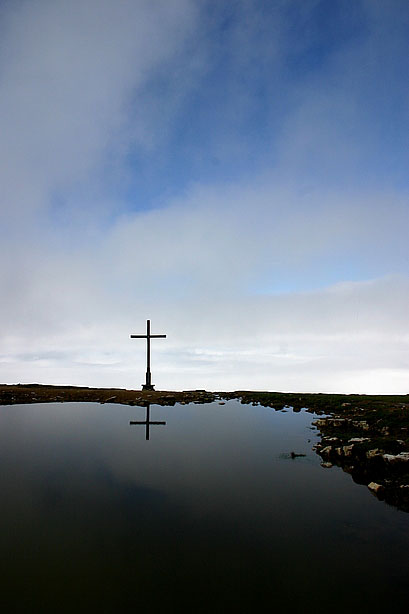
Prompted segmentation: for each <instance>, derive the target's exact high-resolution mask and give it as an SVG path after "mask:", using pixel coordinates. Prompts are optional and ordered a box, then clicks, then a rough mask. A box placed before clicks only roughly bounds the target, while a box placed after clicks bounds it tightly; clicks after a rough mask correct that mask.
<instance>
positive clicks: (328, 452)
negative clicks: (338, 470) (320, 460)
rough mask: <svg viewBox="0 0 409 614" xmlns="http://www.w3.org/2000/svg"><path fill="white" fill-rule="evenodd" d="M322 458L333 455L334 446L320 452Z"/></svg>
mask: <svg viewBox="0 0 409 614" xmlns="http://www.w3.org/2000/svg"><path fill="white" fill-rule="evenodd" d="M320 454H321V456H329V455H330V454H332V446H326V447H325V448H323V449H322V450H321V452H320Z"/></svg>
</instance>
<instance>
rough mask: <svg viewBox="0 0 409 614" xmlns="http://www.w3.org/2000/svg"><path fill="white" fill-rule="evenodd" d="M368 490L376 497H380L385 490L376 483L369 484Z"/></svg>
mask: <svg viewBox="0 0 409 614" xmlns="http://www.w3.org/2000/svg"><path fill="white" fill-rule="evenodd" d="M368 488H369V490H371V491H372V492H374V493H375V494H377V495H380V494H381V493H382V492H383V491H384V490H385V489H384V487H383V486H382V484H378V483H377V482H369V484H368Z"/></svg>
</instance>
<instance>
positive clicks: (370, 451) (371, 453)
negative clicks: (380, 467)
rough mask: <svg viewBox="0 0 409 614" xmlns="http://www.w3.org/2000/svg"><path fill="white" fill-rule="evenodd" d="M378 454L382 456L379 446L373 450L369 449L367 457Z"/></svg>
mask: <svg viewBox="0 0 409 614" xmlns="http://www.w3.org/2000/svg"><path fill="white" fill-rule="evenodd" d="M376 456H381V451H380V450H379V448H374V449H373V450H367V452H366V458H375V457H376Z"/></svg>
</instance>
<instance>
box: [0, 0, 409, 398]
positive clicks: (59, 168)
mask: <svg viewBox="0 0 409 614" xmlns="http://www.w3.org/2000/svg"><path fill="white" fill-rule="evenodd" d="M358 4H359V7H358V9H356V10H354V11H352V12H351V14H348V15H343V16H340V15H339V14H338V13H337V12H336V11H335V12H334V13H332V12H331V11H329V12H328V13H325V15H324V16H322V15H321V13H320V11H321V10H323V8H322V3H319V2H315V1H311V2H301V3H294V7H295V8H294V9H293V10H289V9H287V8H286V6H285V5H286V3H280V2H278V3H273V5H271V7H272V8H270V5H269V7H267V8H266V6H262V5H259V4H258V3H253V2H244V1H243V2H237V3H233V4H232V5H229V6H227V5H223V6H221V5H220V6H218V7H215V6H213V7H212V6H211V4H209V3H206V2H204V3H196V2H191V1H189V0H176V1H175V2H172V3H169V2H166V1H165V0H158V1H157V2H155V3H152V2H137V3H135V2H131V1H129V2H128V1H124V2H121V3H118V2H113V1H108V0H101V1H98V2H96V0H95V1H94V0H88V1H87V2H70V3H67V2H63V1H57V2H55V1H54V2H51V1H48V0H44V1H42V2H39V3H35V4H33V3H29V2H21V3H18V4H16V5H10V4H8V5H6V8H3V9H2V33H1V34H2V54H1V56H0V132H1V133H2V140H1V143H0V169H1V173H2V177H1V181H0V185H1V188H0V190H1V193H0V202H1V208H2V212H3V214H4V215H3V221H4V225H3V230H2V242H1V244H0V253H1V265H0V283H1V287H2V291H3V300H2V303H1V305H0V319H1V322H2V323H3V326H2V331H1V333H0V337H1V339H2V357H1V360H2V367H3V369H2V372H3V377H4V379H5V380H6V381H23V380H24V381H29V380H35V381H41V382H50V383H70V384H85V385H119V386H132V385H135V383H134V382H135V377H134V375H135V374H134V371H135V370H136V371H137V372H139V371H140V374H141V375H140V376H139V379H141V377H142V376H143V370H144V366H143V365H144V347H143V342H136V341H130V340H129V334H130V333H131V332H135V333H137V332H138V329H139V330H141V331H142V330H143V328H144V323H145V320H146V318H147V317H150V318H151V319H152V322H153V326H154V327H155V329H156V328H157V330H158V331H159V332H164V333H167V334H168V338H167V339H166V340H158V342H157V343H156V344H155V348H154V361H155V363H154V364H155V366H154V373H155V374H156V373H157V380H158V385H159V386H160V387H163V388H165V387H168V388H188V387H189V386H192V387H199V388H202V387H208V388H213V389H214V388H224V389H231V388H236V389H237V388H269V389H281V390H284V389H287V390H290V389H291V390H297V389H298V390H301V389H302V390H315V391H318V390H321V391H324V390H326V391H330V390H332V391H334V390H338V391H361V392H362V391H367V392H370V391H373V392H386V391H389V392H391V391H393V390H395V391H401V392H403V391H404V390H405V389H406V381H407V369H408V365H407V360H406V355H407V343H408V329H407V326H408V321H407V317H406V313H405V309H404V305H406V304H407V299H408V277H407V275H408V267H407V263H408V262H409V258H408V257H409V254H408V244H407V240H406V228H407V227H408V222H409V220H408V211H409V209H408V198H407V186H406V188H405V187H404V186H403V185H402V181H401V177H402V175H401V170H400V169H403V168H407V165H405V164H406V161H407V155H406V153H405V152H404V150H403V149H402V148H401V146H400V144H401V141H400V140H399V139H398V141H397V145H396V146H394V141H393V138H389V139H388V129H389V128H390V127H391V126H392V127H393V130H395V131H397V127H399V129H400V130H401V132H402V133H404V132H405V130H404V128H405V126H406V127H407V119H406V120H405V117H404V113H403V110H402V107H401V106H400V105H399V104H398V100H399V99H400V97H403V96H404V94H405V91H406V89H407V86H406V85H405V83H404V81H405V80H404V79H401V80H399V78H398V77H399V76H398V74H397V72H396V70H393V71H392V73H390V72H388V73H387V75H388V76H387V79H386V81H385V82H383V81H382V84H381V85H380V86H379V87H380V91H381V93H382V96H381V97H380V99H377V100H375V98H374V92H375V90H376V88H378V84H379V80H380V79H381V78H383V77H382V75H383V74H384V72H385V71H387V70H388V71H389V69H392V67H393V66H394V62H396V60H397V59H398V58H401V57H405V56H404V55H403V54H402V51H403V47H402V44H403V38H404V37H403V32H404V29H402V27H401V26H399V25H397V24H396V23H395V21H394V20H393V19H392V18H391V16H392V14H393V15H394V16H395V17H396V14H397V13H396V7H398V5H399V3H397V4H395V3H394V4H393V7H392V9H388V10H386V9H384V8H383V7H382V5H381V4H379V3H369V4H368V3H365V2H363V3H358ZM400 6H401V5H399V7H400ZM405 14H406V12H405ZM320 15H321V17H320V18H322V19H323V20H324V21H325V20H326V22H325V23H327V26H328V28H327V27H325V28H323V27H319V26H317V24H318V23H320V22H319V19H318V17H319V16H320ZM385 24H386V25H385ZM335 26H337V27H335ZM331 32H332V34H331V36H330V35H329V34H328V33H331ZM392 34H393V35H394V36H393V37H392V36H391V35H392ZM400 66H401V68H402V71H403V73H404V74H406V73H405V70H406V69H407V62H401V63H400ZM407 82H409V81H407ZM387 94H388V95H387ZM391 161H395V163H392V162H391ZM138 365H139V366H138ZM138 369H139V371H138ZM139 379H138V383H137V386H138V387H139V383H140V382H139Z"/></svg>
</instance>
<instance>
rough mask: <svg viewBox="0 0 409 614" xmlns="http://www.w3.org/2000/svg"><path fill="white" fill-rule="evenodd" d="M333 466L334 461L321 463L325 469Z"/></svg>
mask: <svg viewBox="0 0 409 614" xmlns="http://www.w3.org/2000/svg"><path fill="white" fill-rule="evenodd" d="M333 466H334V465H333V464H332V463H328V462H323V463H321V467H324V468H325V469H330V468H331V467H333Z"/></svg>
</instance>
